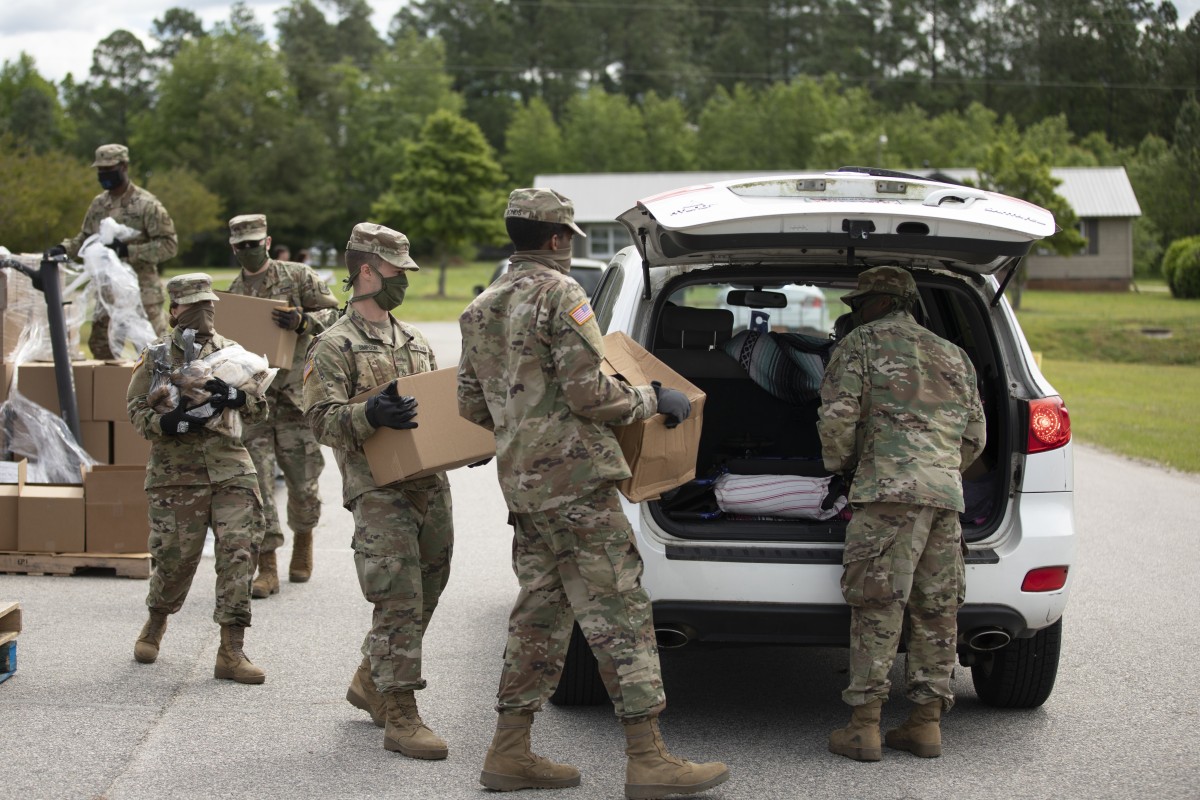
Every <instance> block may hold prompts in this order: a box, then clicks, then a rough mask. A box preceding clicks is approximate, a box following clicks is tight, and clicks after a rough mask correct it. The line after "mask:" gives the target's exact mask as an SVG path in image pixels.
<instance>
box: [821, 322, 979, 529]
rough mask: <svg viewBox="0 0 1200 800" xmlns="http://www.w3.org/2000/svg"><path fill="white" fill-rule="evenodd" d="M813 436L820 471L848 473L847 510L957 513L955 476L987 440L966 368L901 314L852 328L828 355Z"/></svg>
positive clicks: (964, 360)
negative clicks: (905, 506)
mask: <svg viewBox="0 0 1200 800" xmlns="http://www.w3.org/2000/svg"><path fill="white" fill-rule="evenodd" d="M817 427H818V430H819V431H820V435H821V447H822V451H823V453H824V457H825V468H826V469H828V470H830V471H831V472H848V471H854V482H853V484H852V486H851V488H850V501H851V502H855V503H873V502H894V503H910V504H913V505H921V506H935V507H938V508H948V509H954V510H956V511H962V510H963V495H962V477H961V472H962V471H964V470H966V468H967V467H969V466H970V465H971V463H972V462H973V461H975V459H976V458H978V457H979V454H980V453H981V452H982V451H983V445H984V442H985V437H986V433H985V430H984V417H983V407H982V405H981V404H980V401H979V391H978V389H977V388H976V385H975V368H974V367H973V366H972V365H971V360H970V359H969V358H968V357H967V354H966V353H964V352H963V350H962V349H961V348H959V347H958V346H956V345H954V344H951V343H950V342H947V341H946V340H945V339H942V338H941V337H940V336H937V335H935V334H934V333H931V332H930V331H929V330H927V329H925V328H924V327H922V326H920V325H918V324H917V322H916V320H914V319H913V318H912V316H911V315H910V314H908V313H907V312H904V311H896V312H893V313H891V314H888V315H886V316H884V317H881V318H880V319H877V320H875V321H873V322H870V323H867V324H865V325H861V326H859V327H858V328H856V329H855V330H854V331H852V332H851V333H850V334H849V335H848V336H847V337H846V339H845V340H844V341H843V342H842V344H840V345H839V346H838V347H837V348H836V349H835V350H834V352H833V357H832V358H831V359H830V362H829V367H828V368H827V369H826V371H825V379H824V381H823V383H822V385H821V409H820V419H819V421H818V423H817Z"/></svg>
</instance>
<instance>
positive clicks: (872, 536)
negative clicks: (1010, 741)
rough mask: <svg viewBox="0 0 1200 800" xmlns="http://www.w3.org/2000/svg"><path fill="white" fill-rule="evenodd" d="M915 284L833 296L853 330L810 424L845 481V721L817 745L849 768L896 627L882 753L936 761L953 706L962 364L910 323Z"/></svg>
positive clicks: (978, 417) (882, 688)
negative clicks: (895, 685) (848, 477)
mask: <svg viewBox="0 0 1200 800" xmlns="http://www.w3.org/2000/svg"><path fill="white" fill-rule="evenodd" d="M916 298H917V286H916V283H915V282H914V281H913V278H912V275H910V274H909V273H908V272H907V271H906V270H903V269H900V268H899V267H876V268H874V269H869V270H866V271H865V272H863V273H862V274H861V275H859V280H858V288H857V289H856V290H855V291H852V292H849V293H847V294H846V295H845V296H844V297H843V298H842V299H843V300H844V301H845V302H846V303H847V304H849V305H850V306H851V307H852V308H853V309H854V314H855V315H856V317H858V320H856V321H861V324H860V325H859V326H858V327H856V328H855V329H854V330H853V331H851V332H850V333H849V334H848V335H847V336H846V337H845V339H844V341H842V342H841V343H840V344H839V345H838V347H837V348H836V349H835V350H834V353H833V357H832V358H831V360H830V362H829V367H828V369H827V370H826V372H825V380H824V382H823V384H822V386H821V409H820V418H819V421H818V429H819V431H820V435H821V446H822V450H823V454H824V458H825V468H826V469H828V470H829V471H831V472H837V473H844V474H850V473H853V476H854V477H853V482H852V484H851V488H850V502H851V503H852V504H853V506H854V516H853V518H852V519H851V521H850V523H849V525H848V526H847V529H846V548H845V553H844V556H843V564H844V568H843V574H842V595H843V596H844V597H845V599H846V602H847V603H848V604H849V605H850V606H851V622H850V685H849V687H848V688H847V689H846V690H845V692H843V693H842V699H843V700H845V701H846V703H848V704H849V705H851V706H853V707H854V713H853V716H852V719H851V722H850V725H849V726H848V727H846V728H843V729H841V730H838V731H835V732H834V733H833V735H832V736H831V737H830V740H829V749H830V751H831V752H833V753H837V754H839V755H844V756H847V757H849V758H853V759H856V760H859V761H878V760H879V759H880V758H881V756H882V748H881V746H880V744H881V743H880V735H879V716H880V709H881V707H882V705H883V703H884V701H885V700H886V699H887V696H888V691H889V689H890V688H891V684H890V683H889V681H888V677H887V676H888V672H889V670H890V669H891V667H892V662H893V661H894V660H895V657H896V648H897V645H898V644H899V641H900V636H901V632H902V631H904V634H905V639H906V643H907V648H908V657H907V659H906V665H907V666H906V681H907V690H906V694H907V695H908V698H909V699H910V700H911V701H912V702H913V703H916V704H917V705H916V707H915V709H914V710H913V712H912V715H911V716H910V717H909V719H908V721H907V722H905V723H904V724H903V725H902V726H901V727H900V728H897V729H895V730H892V731H888V734H887V745H888V746H889V747H892V748H895V749H900V750H907V751H909V752H912V753H915V754H916V755H918V756H923V757H935V756H939V755H941V752H942V747H941V728H940V720H941V715H942V712H943V711H944V710H949V709H950V707H951V706H952V705H953V704H954V695H953V692H952V691H951V689H950V678H951V675H952V673H953V670H954V660H955V645H956V641H957V638H958V637H957V616H958V608H959V606H960V605H962V602H963V598H964V596H965V593H966V585H965V571H964V567H963V554H962V547H963V544H962V531H961V528H960V526H959V521H958V515H959V512H961V511H962V510H963V495H962V478H961V473H962V472H963V471H965V470H966V469H967V467H969V466H970V465H971V463H972V462H974V461H975V459H976V458H977V457H978V456H979V454H980V453H981V452H982V451H983V446H984V441H985V432H984V417H983V407H982V405H981V404H980V400H979V392H978V389H977V388H976V385H975V369H974V367H973V366H972V365H971V361H970V359H969V358H968V357H967V354H966V353H965V352H963V350H962V349H961V348H959V347H957V346H956V345H953V344H951V343H950V342H947V341H946V340H944V339H942V338H941V337H939V336H936V335H935V334H933V333H931V332H930V331H928V330H927V329H925V328H924V327H922V326H921V325H919V324H917V321H916V320H915V319H913V316H912V314H911V313H910V312H911V309H912V304H913V303H914V302H915V301H916Z"/></svg>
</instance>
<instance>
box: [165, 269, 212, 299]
mask: <svg viewBox="0 0 1200 800" xmlns="http://www.w3.org/2000/svg"><path fill="white" fill-rule="evenodd" d="M167 294H169V295H171V304H172V305H181V306H185V305H187V304H188V303H199V302H200V301H201V300H212V301H213V302H214V303H215V302H217V301H218V300H219V299H220V298H218V297H217V296H216V295H215V294H214V293H213V290H212V277H211V276H210V275H207V274H206V273H203V272H189V273H188V274H187V275H176V276H175V277H174V278H171V280H169V281H167Z"/></svg>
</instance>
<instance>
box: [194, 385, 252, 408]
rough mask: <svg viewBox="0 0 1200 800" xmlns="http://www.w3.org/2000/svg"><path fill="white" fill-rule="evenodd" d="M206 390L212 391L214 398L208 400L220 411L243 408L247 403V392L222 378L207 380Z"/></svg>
mask: <svg viewBox="0 0 1200 800" xmlns="http://www.w3.org/2000/svg"><path fill="white" fill-rule="evenodd" d="M204 391H206V392H212V398H211V399H210V400H209V401H208V402H210V403H211V404H212V407H213V408H215V409H217V410H218V411H222V410H224V409H226V408H241V407H242V406H244V405H246V393H245V392H243V391H242V390H241V389H238V388H237V387H235V386H230V385H229V384H228V383H226V382H225V381H223V380H221V379H220V378H213V379H211V380H209V381H205V383H204Z"/></svg>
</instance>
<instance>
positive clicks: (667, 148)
mask: <svg viewBox="0 0 1200 800" xmlns="http://www.w3.org/2000/svg"><path fill="white" fill-rule="evenodd" d="M642 125H643V127H644V128H645V130H646V153H647V155H648V160H649V163H648V164H647V167H648V168H649V169H651V170H654V171H657V172H686V171H688V170H692V169H695V168H696V162H697V157H696V130H695V128H694V127H693V126H692V125H691V124H690V123H689V122H688V118H687V110H686V109H685V108H684V107H683V103H682V102H681V101H680V100H679V98H676V97H666V98H662V97H659V96H658V93H657V92H654V91H651V92H650V93H649V94H647V95H646V98H645V100H643V101H642Z"/></svg>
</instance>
